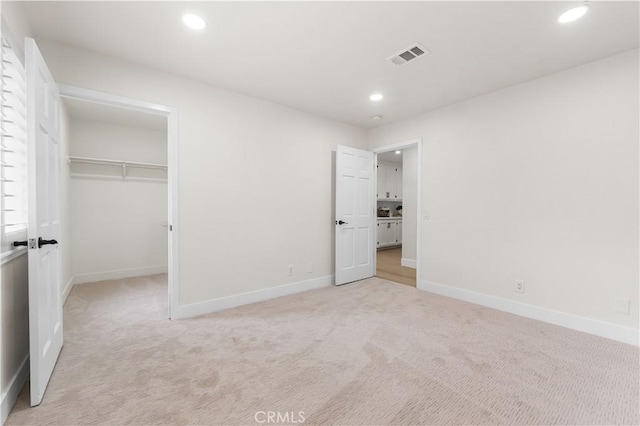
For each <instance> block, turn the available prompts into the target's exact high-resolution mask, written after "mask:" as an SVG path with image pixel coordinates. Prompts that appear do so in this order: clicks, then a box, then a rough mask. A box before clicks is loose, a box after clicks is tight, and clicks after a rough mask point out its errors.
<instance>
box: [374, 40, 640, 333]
mask: <svg viewBox="0 0 640 426" xmlns="http://www.w3.org/2000/svg"><path fill="white" fill-rule="evenodd" d="M638 71H639V70H638V50H634V51H630V52H627V53H623V54H619V55H616V56H612V57H610V58H606V59H603V60H600V61H597V62H594V63H590V64H586V65H583V66H580V67H577V68H574V69H570V70H566V71H563V72H560V73H557V74H553V75H549V76H546V77H543V78H540V79H537V80H533V81H530V82H528V83H524V84H521V85H518V86H514V87H511V88H508V89H505V90H501V91H499V92H495V93H491V94H488V95H485V96H481V97H478V98H474V99H470V100H468V101H465V102H461V103H459V104H456V105H452V106H449V107H446V108H442V109H439V110H436V111H433V112H430V113H427V114H424V115H421V116H418V117H415V118H411V119H407V120H404V121H401V122H397V123H393V124H389V125H386V126H383V127H380V128H377V129H375V130H372V131H371V132H370V134H369V146H370V147H376V146H381V145H387V144H391V143H397V142H402V141H405V140H409V139H413V138H418V137H422V138H423V139H424V151H423V158H422V167H423V182H422V184H423V194H422V197H423V198H422V199H423V209H424V213H425V214H426V213H428V214H429V215H430V220H423V222H422V225H423V227H422V230H423V231H422V235H421V236H420V237H421V239H422V240H421V242H422V247H423V249H422V252H421V259H420V262H421V267H422V274H423V279H425V280H428V281H430V282H435V283H441V284H445V285H448V286H453V287H454V288H458V289H464V290H471V291H475V292H479V293H481V294H486V295H492V296H499V297H501V298H505V299H510V300H514V301H519V302H523V303H526V304H530V305H534V306H538V307H543V308H548V309H552V310H556V311H561V312H564V313H569V314H573V315H577V316H582V317H587V318H590V319H594V320H599V321H602V322H605V323H610V324H616V325H619V326H626V327H631V328H634V329H637V328H638V275H639V265H638V259H639V256H638V255H639V253H638V230H639V226H638V216H639V210H638V177H639V175H638V140H639V134H638V128H639V113H640V111H639V107H638V91H639V85H638ZM516 279H523V280H525V281H526V283H525V293H524V294H520V293H516V292H515V291H514V280H516ZM616 297H623V298H628V299H629V300H630V301H631V313H630V314H629V315H624V314H620V313H616V312H615V311H614V298H616Z"/></svg>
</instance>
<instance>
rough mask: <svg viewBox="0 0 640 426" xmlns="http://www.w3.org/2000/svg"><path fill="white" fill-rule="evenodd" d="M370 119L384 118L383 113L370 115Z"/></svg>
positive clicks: (378, 119)
mask: <svg viewBox="0 0 640 426" xmlns="http://www.w3.org/2000/svg"><path fill="white" fill-rule="evenodd" d="M369 118H370V119H372V120H374V121H380V120H382V119H383V118H384V117H383V116H382V115H372V116H371V117H369Z"/></svg>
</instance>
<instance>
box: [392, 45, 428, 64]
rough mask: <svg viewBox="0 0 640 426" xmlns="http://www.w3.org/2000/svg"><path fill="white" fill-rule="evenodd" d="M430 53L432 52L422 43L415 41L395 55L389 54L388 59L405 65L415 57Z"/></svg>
mask: <svg viewBox="0 0 640 426" xmlns="http://www.w3.org/2000/svg"><path fill="white" fill-rule="evenodd" d="M429 53H431V52H429V51H428V50H427V49H425V48H424V46H422V45H421V44H420V43H414V44H412V45H411V46H409V47H407V48H406V49H402V50H401V51H400V52H398V53H396V54H395V55H392V56H389V57H388V58H387V61H391V62H393V63H394V64H396V65H404V64H406V63H407V62H411V61H413V60H414V59H416V58H419V57H420V56H423V55H428V54H429Z"/></svg>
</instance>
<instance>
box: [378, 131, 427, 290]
mask: <svg viewBox="0 0 640 426" xmlns="http://www.w3.org/2000/svg"><path fill="white" fill-rule="evenodd" d="M414 146H417V147H418V169H417V170H418V173H417V175H418V176H417V179H418V182H417V188H418V194H416V288H418V289H419V288H420V277H421V276H422V271H421V269H422V268H421V264H422V262H421V261H420V259H421V255H420V253H421V252H422V250H421V248H422V138H417V139H411V140H408V141H405V142H398V143H394V144H391V145H384V146H379V147H376V148H373V149H372V150H371V151H372V152H373V153H374V154H375V155H376V166H377V165H378V154H382V153H383V152H389V151H396V150H399V149H406V148H412V147H414ZM376 170H377V168H376ZM374 185H375V187H376V188H377V187H378V173H376V174H375V182H374ZM403 193H404V190H403ZM375 202H376V203H377V202H378V200H377V199H376V200H375ZM377 229H378V227H376V233H377ZM402 238H403V239H404V238H405V235H404V233H403V235H402ZM377 241H378V237H377V234H376V238H374V239H373V241H372V245H373V250H374V253H376V256H374V257H373V261H374V265H373V268H374V271H376V270H377V269H378V256H377V244H376V242H377Z"/></svg>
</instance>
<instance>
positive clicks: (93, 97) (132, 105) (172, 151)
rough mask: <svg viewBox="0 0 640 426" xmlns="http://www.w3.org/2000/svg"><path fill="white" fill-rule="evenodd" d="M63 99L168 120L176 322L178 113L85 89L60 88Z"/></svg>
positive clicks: (172, 286) (171, 285)
mask: <svg viewBox="0 0 640 426" xmlns="http://www.w3.org/2000/svg"><path fill="white" fill-rule="evenodd" d="M58 88H59V90H60V97H61V98H70V99H78V100H82V101H88V102H95V103H99V104H103V105H108V106H113V107H117V108H124V109H128V110H133V111H139V112H145V113H149V114H155V115H160V116H163V117H167V179H168V183H167V189H168V203H169V206H168V210H167V211H168V216H169V217H168V222H169V227H170V230H169V239H168V241H169V261H168V273H169V274H168V283H169V285H168V287H169V299H168V300H169V318H171V319H173V318H177V310H178V306H179V304H180V285H179V278H180V274H179V267H180V265H179V259H180V256H179V244H180V238H179V232H180V224H179V214H178V210H179V205H178V195H179V194H178V188H179V186H178V109H177V108H175V107H171V106H167V105H161V104H156V103H153V102H147V101H142V100H138V99H133V98H127V97H124V96H117V95H112V94H109V93H104V92H99V91H95V90H90V89H85V88H82V87H77V86H70V85H65V84H58Z"/></svg>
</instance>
